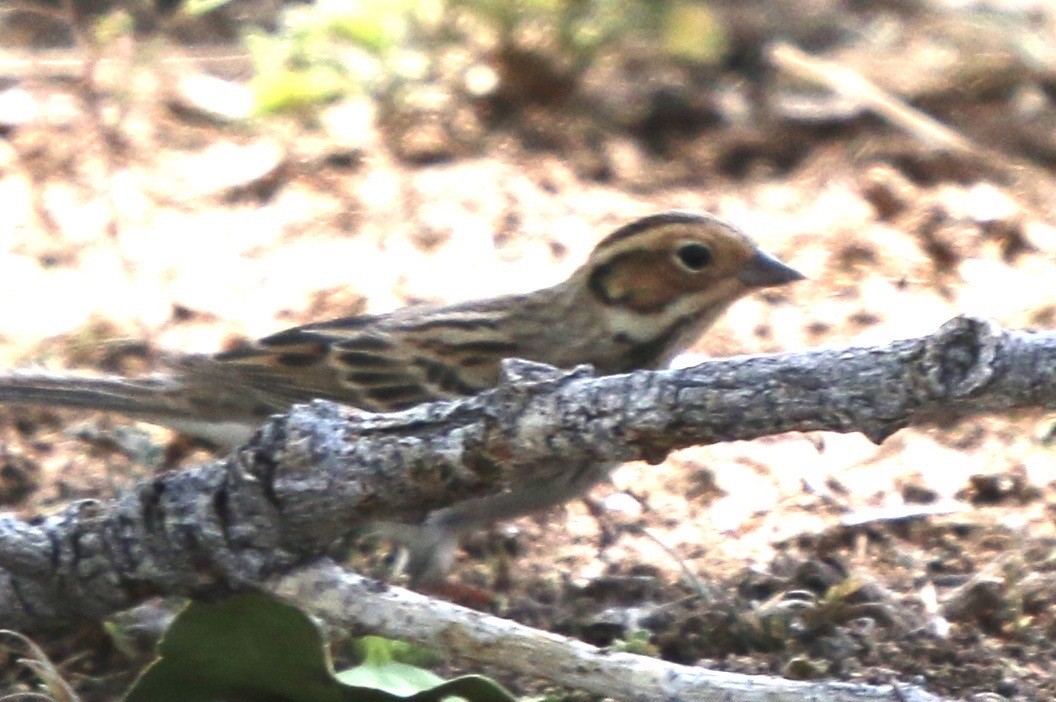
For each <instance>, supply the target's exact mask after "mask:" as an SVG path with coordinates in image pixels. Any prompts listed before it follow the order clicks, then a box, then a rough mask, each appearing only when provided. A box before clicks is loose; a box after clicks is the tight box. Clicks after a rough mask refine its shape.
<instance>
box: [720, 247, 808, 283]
mask: <svg viewBox="0 0 1056 702" xmlns="http://www.w3.org/2000/svg"><path fill="white" fill-rule="evenodd" d="M737 277H738V278H739V279H740V281H741V282H742V283H744V284H745V285H747V286H748V287H750V288H768V287H770V286H772V285H784V284H785V283H794V282H796V281H797V280H804V279H806V277H807V276H805V275H803V274H802V273H800V272H799V271H797V270H796V269H795V268H792V267H791V266H786V265H785V264H784V263H781V261H779V260H777V259H776V258H774V257H773V256H771V255H770V254H768V253H765V252H763V251H756V252H755V256H752V258H751V260H750V261H748V263H747V264H746V265H745V267H744V268H743V269H742V270H741V272H740V274H739V275H738V276H737Z"/></svg>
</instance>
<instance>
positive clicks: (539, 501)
mask: <svg viewBox="0 0 1056 702" xmlns="http://www.w3.org/2000/svg"><path fill="white" fill-rule="evenodd" d="M613 467H615V466H614V465H607V466H600V467H599V466H597V465H590V466H579V467H577V468H576V469H574V470H568V469H567V468H566V469H565V470H563V471H562V473H561V478H563V479H561V478H559V479H551V480H546V481H539V482H532V483H528V484H524V485H517V486H515V487H513V488H511V489H509V490H508V491H506V492H500V493H497V494H495V495H487V496H485V497H478V498H474V499H471V500H465V501H463V502H459V503H456V504H454V505H452V506H450V507H446V508H444V509H440V510H437V511H435V512H433V513H431V514H430V515H429V516H428V517H427V518H426V520H425V522H424V523H422V525H421V526H419V527H412V531H410V532H405V534H406V537H407V538H400V539H399V540H400V541H401V542H402V543H403V544H404V545H405V546H406V548H407V550H408V561H407V570H408V572H409V573H410V576H411V581H412V583H414V584H415V585H428V584H432V583H436V582H439V581H441V580H442V579H443V578H444V576H445V575H446V574H447V572H448V571H449V570H450V569H451V565H452V563H453V562H454V557H455V549H456V547H457V546H458V539H459V537H460V536H461V535H462V534H464V533H466V532H470V531H474V530H477V529H482V528H485V527H488V526H490V525H491V524H493V523H495V522H498V521H503V520H507V519H516V518H517V517H522V516H524V515H527V514H532V513H535V512H540V511H542V510H546V509H549V508H551V507H554V506H556V505H559V504H562V503H565V502H568V501H569V500H572V499H574V498H577V497H581V496H582V495H584V494H585V493H586V492H587V491H588V490H590V488H592V487H593V486H594V485H596V484H597V483H599V482H600V481H601V480H603V479H604V478H605V477H606V476H608V474H609V472H610V471H611V470H612V468H613Z"/></svg>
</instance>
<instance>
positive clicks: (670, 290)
mask: <svg viewBox="0 0 1056 702" xmlns="http://www.w3.org/2000/svg"><path fill="white" fill-rule="evenodd" d="M573 278H574V279H578V280H579V281H580V284H582V285H583V286H584V288H585V291H586V292H587V294H589V295H590V296H591V297H592V298H593V300H594V302H596V304H598V305H600V307H601V314H602V315H603V316H605V317H606V319H607V321H608V324H609V327H610V329H611V330H612V332H613V334H614V335H615V340H616V341H618V342H621V341H622V342H624V343H636V344H647V343H652V344H654V345H660V346H663V347H665V348H663V349H662V350H663V353H661V354H660V356H662V357H669V356H670V355H671V354H672V353H674V352H677V351H679V350H681V349H680V348H677V347H679V346H685V345H686V344H688V343H691V342H692V341H693V340H694V339H695V337H696V335H698V334H699V333H700V332H702V331H703V330H704V329H705V328H706V327H707V326H708V325H710V324H711V323H712V322H713V321H715V319H716V318H718V316H719V315H721V314H722V312H723V311H724V310H725V309H726V308H727V307H729V306H730V305H731V304H732V303H733V302H734V301H736V300H737V299H738V298H740V297H742V296H744V295H745V294H747V293H749V292H751V291H753V290H756V289H759V288H765V287H770V286H776V285H784V284H786V283H791V282H794V281H797V280H802V279H803V278H804V276H803V275H802V274H800V273H799V272H798V271H796V270H795V269H793V268H791V267H789V266H787V265H785V264H784V263H782V262H781V261H779V260H778V259H776V258H774V257H773V256H771V255H770V254H767V253H765V252H764V251H762V250H761V249H759V248H758V247H757V246H756V245H755V243H754V242H753V241H752V240H751V239H749V238H748V236H746V235H745V234H744V233H743V232H741V231H740V230H738V229H737V228H736V227H734V226H732V225H730V224H728V223H726V222H724V221H722V220H720V219H717V218H715V217H712V216H708V215H700V214H691V213H684V212H665V213H661V214H655V215H650V216H648V217H644V218H642V219H639V220H636V221H634V222H631V223H630V224H627V225H624V226H623V227H620V228H619V229H617V230H616V231H615V232H613V233H612V234H610V235H609V236H607V237H606V238H605V239H603V240H602V241H601V242H600V243H599V244H598V245H597V246H596V247H595V249H594V251H593V252H592V253H591V255H590V258H589V259H588V260H587V262H586V263H585V264H584V265H583V266H582V267H581V268H580V269H579V270H578V271H577V273H576V274H575V275H574V276H573ZM668 347H670V348H668Z"/></svg>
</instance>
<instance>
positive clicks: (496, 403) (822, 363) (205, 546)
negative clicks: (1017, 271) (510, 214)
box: [0, 317, 1056, 629]
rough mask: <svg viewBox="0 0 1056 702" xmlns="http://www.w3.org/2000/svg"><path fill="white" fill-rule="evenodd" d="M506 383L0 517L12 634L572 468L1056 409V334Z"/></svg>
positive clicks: (265, 436) (318, 418)
mask: <svg viewBox="0 0 1056 702" xmlns="http://www.w3.org/2000/svg"><path fill="white" fill-rule="evenodd" d="M506 371H507V372H506V375H505V377H504V380H503V382H502V383H501V385H500V386H499V387H497V388H496V389H494V390H491V391H489V392H486V393H483V394H482V395H480V396H478V397H474V398H468V399H464V400H458V401H451V402H441V403H434V404H429V405H423V406H421V407H417V408H414V409H412V410H408V411H406V412H401V413H395V414H386V415H375V414H369V413H364V412H357V411H355V410H350V409H347V408H342V407H339V406H337V405H334V404H331V403H326V402H315V403H313V404H311V405H304V406H300V407H296V408H294V410H293V411H292V412H290V414H289V415H286V416H282V417H276V418H274V419H272V420H270V421H269V422H268V423H266V424H265V425H264V426H263V427H262V428H261V430H260V432H259V433H258V434H257V435H256V436H255V437H254V439H253V440H252V441H250V443H249V444H247V445H246V446H244V447H242V448H241V449H239V450H237V451H235V452H234V453H232V454H231V455H229V456H228V457H226V458H224V459H222V460H219V461H216V462H215V463H211V464H208V465H202V466H198V467H194V468H188V469H185V470H182V471H178V472H172V473H168V474H165V475H160V476H158V477H156V478H153V479H151V480H147V481H144V482H141V483H139V484H137V485H134V486H132V487H131V488H129V489H128V491H127V492H126V493H125V494H123V495H122V496H121V497H119V498H118V499H116V500H114V501H113V502H110V503H105V504H103V503H95V502H79V503H77V504H74V505H71V506H69V507H68V508H67V509H66V510H64V511H63V512H61V513H59V514H56V515H52V516H49V517H44V518H40V519H37V520H33V521H31V522H24V521H20V520H17V519H13V518H7V519H0V628H13V629H25V628H30V627H33V626H38V625H45V624H57V623H62V622H64V621H69V620H71V619H78V618H86V617H100V616H104V615H106V614H109V613H111V612H114V611H116V610H119V609H123V608H126V607H128V606H130V605H132V604H135V603H136V602H138V601H140V600H142V599H144V598H145V597H148V596H151V595H154V594H161V593H166V594H184V595H192V596H210V595H216V594H222V593H225V592H229V591H231V590H235V589H239V588H245V587H251V586H256V585H258V584H259V583H260V582H261V581H262V580H263V579H264V578H266V577H267V576H269V575H275V574H280V573H284V572H288V571H289V570H291V569H293V568H295V567H297V566H298V565H301V564H304V563H307V562H309V561H312V560H314V559H316V558H318V557H319V556H320V555H322V554H324V553H325V552H326V551H327V549H328V548H329V547H330V545H331V544H333V543H334V541H335V540H337V539H338V538H340V537H342V536H345V535H347V534H348V533H349V532H350V530H353V529H356V528H358V527H360V526H362V525H364V524H367V523H370V522H374V521H377V520H380V519H385V520H390V521H391V520H394V519H406V520H414V519H419V518H421V517H422V516H424V515H425V514H426V513H427V512H429V511H431V510H433V509H436V508H439V507H442V506H445V505H449V504H452V503H454V502H457V501H460V500H464V499H466V498H469V497H473V496H479V495H484V494H488V493H493V492H496V491H499V490H503V489H505V488H507V487H509V486H510V485H511V484H514V483H518V482H527V481H539V480H543V481H545V480H547V479H548V478H547V476H553V475H555V474H556V473H557V472H560V471H563V470H568V469H569V466H580V467H582V466H590V465H604V464H612V463H614V462H621V461H630V460H635V459H645V460H648V461H652V462H657V461H660V460H662V459H663V458H664V457H665V456H666V455H667V453H668V452H669V451H671V450H673V449H676V448H680V447H685V446H690V445H698V444H709V443H714V442H719V441H727V440H733V439H751V438H755V437H759V436H763V435H766V434H775V433H780V432H786V431H817V430H827V431H839V432H850V431H860V432H862V433H864V434H866V435H867V436H868V437H870V438H871V439H873V440H874V441H878V442H879V441H882V440H883V439H884V438H885V437H887V436H889V435H890V434H891V433H893V432H895V431H897V430H898V429H900V428H902V427H905V426H908V425H910V424H918V423H924V422H928V421H931V420H934V419H937V418H945V417H953V416H967V415H972V414H980V413H991V412H999V411H1002V410H1009V409H1013V408H1029V407H1035V408H1051V407H1056V382H1054V379H1056V334H1053V333H1028V332H1021V331H1007V330H1002V329H1000V328H998V327H996V326H994V325H993V324H991V323H988V322H985V321H981V320H977V319H971V318H963V317H962V318H957V319H954V320H952V321H950V322H948V323H947V324H946V325H944V326H943V327H942V328H941V329H939V330H938V331H937V332H936V333H935V334H932V335H930V336H927V337H923V338H919V339H909V340H904V341H898V342H894V343H892V344H889V345H886V346H876V347H865V348H850V349H833V350H819V351H811V352H806V353H789V354H779V355H771V356H758V357H743V358H732V359H726V360H718V361H713V362H709V363H705V364H703V365H700V366H696V367H693V368H685V369H680V370H670V371H656V372H644V371H643V372H637V373H632V374H629V375H622V376H610V377H604V378H595V377H593V375H592V374H591V373H590V371H589V369H578V370H574V371H570V372H559V371H556V370H554V369H549V368H546V367H540V366H537V365H534V364H525V363H522V362H510V363H508V364H507V368H506Z"/></svg>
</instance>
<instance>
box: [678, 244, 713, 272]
mask: <svg viewBox="0 0 1056 702" xmlns="http://www.w3.org/2000/svg"><path fill="white" fill-rule="evenodd" d="M675 255H676V256H677V257H678V262H679V263H681V264H682V265H683V266H685V267H686V268H688V269H689V270H691V271H699V270H703V268H704V267H705V266H707V265H708V264H709V263H711V249H709V248H708V247H707V246H705V245H704V244H682V245H681V246H679V247H678V251H677V252H676V253H675Z"/></svg>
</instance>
